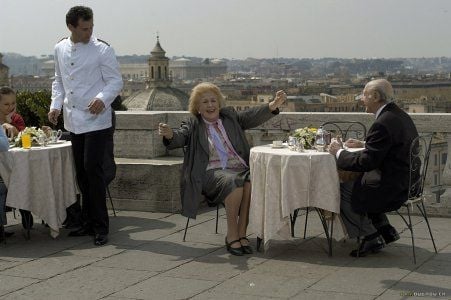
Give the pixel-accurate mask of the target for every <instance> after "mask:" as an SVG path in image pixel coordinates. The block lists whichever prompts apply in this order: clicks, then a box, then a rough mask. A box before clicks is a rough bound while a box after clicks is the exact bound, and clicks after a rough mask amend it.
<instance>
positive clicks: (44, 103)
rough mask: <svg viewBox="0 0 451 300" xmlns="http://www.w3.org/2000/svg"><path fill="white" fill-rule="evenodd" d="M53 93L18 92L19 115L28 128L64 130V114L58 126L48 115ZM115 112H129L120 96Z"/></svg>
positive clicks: (59, 119)
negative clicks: (53, 123)
mask: <svg viewBox="0 0 451 300" xmlns="http://www.w3.org/2000/svg"><path fill="white" fill-rule="evenodd" d="M51 96H52V94H51V92H50V91H48V90H42V91H37V92H30V91H21V92H17V96H16V99H17V113H18V114H20V115H21V116H22V117H23V119H24V121H25V125H26V126H27V127H31V126H34V127H39V128H40V127H42V126H43V125H46V126H50V127H52V128H53V129H64V122H63V114H62V113H61V114H60V116H59V117H58V124H57V125H56V126H54V125H52V124H51V123H50V122H49V120H48V118H47V114H48V112H49V110H50V103H51V102H52V99H51ZM112 107H113V109H115V110H127V107H125V106H124V105H123V104H122V99H121V97H120V96H118V97H117V98H116V99H115V101H114V102H113V105H112Z"/></svg>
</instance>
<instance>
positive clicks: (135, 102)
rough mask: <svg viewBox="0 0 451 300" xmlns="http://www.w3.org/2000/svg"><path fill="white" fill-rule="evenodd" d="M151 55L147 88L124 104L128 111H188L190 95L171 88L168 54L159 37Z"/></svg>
mask: <svg viewBox="0 0 451 300" xmlns="http://www.w3.org/2000/svg"><path fill="white" fill-rule="evenodd" d="M150 54H151V55H150V58H149V60H148V67H147V72H148V73H147V74H148V79H147V80H146V85H147V86H146V87H145V89H144V90H141V91H137V92H135V93H133V94H131V95H130V96H129V97H127V98H126V99H125V100H124V101H123V102H122V103H123V104H124V105H125V106H126V107H127V109H128V110H153V111H178V110H182V111H185V110H188V98H189V97H188V95H187V94H186V93H185V92H183V91H181V90H179V89H176V88H173V87H171V83H172V81H171V79H170V77H169V58H167V57H166V52H165V51H164V50H163V48H162V47H161V45H160V40H159V37H157V43H156V45H155V47H154V48H153V49H152V51H151V52H150ZM126 86H127V82H126Z"/></svg>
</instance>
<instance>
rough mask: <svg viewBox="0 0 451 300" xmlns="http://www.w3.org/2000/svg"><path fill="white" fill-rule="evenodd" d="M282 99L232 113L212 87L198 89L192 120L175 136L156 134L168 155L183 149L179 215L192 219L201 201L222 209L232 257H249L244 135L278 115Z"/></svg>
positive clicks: (165, 131)
mask: <svg viewBox="0 0 451 300" xmlns="http://www.w3.org/2000/svg"><path fill="white" fill-rule="evenodd" d="M285 99H286V94H285V92H283V91H278V92H277V93H276V96H275V99H274V100H273V101H271V102H270V103H269V104H264V105H261V106H257V107H252V108H250V109H247V110H245V111H240V112H237V111H235V109H234V108H233V107H225V100H224V96H223V95H222V94H221V91H220V89H219V88H218V87H217V86H216V85H214V84H212V83H200V84H198V85H197V86H195V87H194V89H193V90H192V93H191V96H190V101H189V111H190V113H191V114H192V117H191V118H190V119H189V120H188V121H186V122H183V123H182V125H181V127H180V128H179V129H175V130H173V129H171V128H170V127H169V126H168V125H167V124H163V123H160V124H159V134H160V135H161V136H163V143H164V145H165V146H166V148H167V149H169V150H170V149H175V148H181V147H183V148H184V152H185V157H184V162H183V173H182V187H181V197H182V215H184V216H186V217H188V218H196V214H197V210H198V207H199V203H200V202H201V201H202V199H203V196H205V198H206V199H207V201H208V202H209V203H210V204H212V205H218V204H219V203H224V205H225V209H226V215H227V235H226V237H225V244H226V247H227V250H228V251H229V252H230V253H231V254H233V255H239V256H240V255H243V254H251V253H252V252H253V251H252V248H251V247H250V246H249V240H248V239H247V237H246V230H247V225H248V222H249V204H250V197H251V183H250V181H249V152H250V148H249V144H248V142H247V140H246V137H245V133H244V130H246V129H250V128H253V127H256V126H258V125H260V124H262V123H264V122H266V121H268V120H269V119H271V118H272V117H274V116H275V115H277V114H278V113H279V109H278V108H279V106H280V105H281V104H283V103H284V101H285Z"/></svg>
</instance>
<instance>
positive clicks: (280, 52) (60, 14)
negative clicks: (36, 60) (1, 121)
mask: <svg viewBox="0 0 451 300" xmlns="http://www.w3.org/2000/svg"><path fill="white" fill-rule="evenodd" d="M0 3H1V8H2V9H0V20H1V21H0V22H1V23H0V52H3V53H4V52H15V53H20V54H23V55H27V56H28V55H34V56H40V55H47V54H53V47H54V45H55V43H56V42H57V41H58V40H59V39H61V38H62V37H65V36H68V35H69V34H70V33H69V31H68V29H67V27H66V25H65V14H66V12H67V10H68V9H69V8H70V7H71V6H74V5H80V4H81V5H86V6H90V7H91V8H93V10H94V24H95V27H94V35H95V36H97V37H99V38H102V39H104V40H106V41H108V42H109V43H110V44H111V45H112V46H113V47H114V49H115V51H116V54H117V55H133V54H138V55H144V54H149V52H150V50H151V49H152V48H153V46H154V45H155V41H156V36H157V32H159V36H160V41H161V44H162V46H163V48H164V49H165V50H166V51H167V56H169V57H171V56H182V55H185V56H197V57H217V58H228V59H233V58H236V59H243V58H246V57H254V58H271V57H287V58H288V57H293V58H321V57H340V58H375V57H377V58H397V57H440V56H447V57H449V56H451V39H445V38H444V37H447V35H448V32H447V30H448V28H449V27H451V18H450V13H451V2H449V1H445V0H436V1H429V2H426V1H420V0H398V1H390V0H380V1H377V2H363V1H358V0H341V1H334V0H317V1H314V0H282V1H269V0H260V1H258V0H247V1H238V0H229V1H221V2H213V1H208V0H192V1H183V0H172V1H163V0H156V1H151V2H149V1H145V0H131V1H122V0H121V1H114V2H112V1H108V0H90V1H86V0H85V1H82V2H78V1H72V0H70V1H62V0H40V1H32V0H2V1H1V2H0ZM111 3H113V4H111ZM24 8H26V9H24ZM37 36H38V37H39V39H36V37H37Z"/></svg>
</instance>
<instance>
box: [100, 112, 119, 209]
mask: <svg viewBox="0 0 451 300" xmlns="http://www.w3.org/2000/svg"><path fill="white" fill-rule="evenodd" d="M111 114H112V116H111V119H112V126H111V129H110V131H109V134H108V139H107V141H106V147H105V155H104V159H103V164H102V166H103V171H104V173H105V187H106V192H107V195H108V198H110V204H111V208H112V209H113V215H114V216H115V217H116V210H115V209H114V204H113V198H111V194H110V189H109V188H108V186H109V185H110V183H111V181H113V180H114V178H116V162H115V161H114V131H115V130H116V113H115V112H114V110H111Z"/></svg>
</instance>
